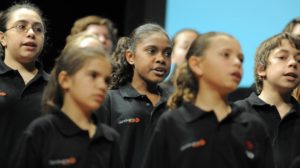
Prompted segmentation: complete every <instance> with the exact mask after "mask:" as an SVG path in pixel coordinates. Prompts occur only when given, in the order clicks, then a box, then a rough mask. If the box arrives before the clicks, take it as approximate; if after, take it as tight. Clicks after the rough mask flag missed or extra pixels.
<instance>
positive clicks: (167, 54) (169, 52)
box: [164, 50, 172, 57]
mask: <svg viewBox="0 0 300 168" xmlns="http://www.w3.org/2000/svg"><path fill="white" fill-rule="evenodd" d="M171 55H172V50H166V51H165V52H164V56H166V57H171Z"/></svg>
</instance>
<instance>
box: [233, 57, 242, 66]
mask: <svg viewBox="0 0 300 168" xmlns="http://www.w3.org/2000/svg"><path fill="white" fill-rule="evenodd" d="M233 61H234V65H236V66H239V67H241V66H242V61H241V59H240V58H239V57H238V56H237V57H234V60H233Z"/></svg>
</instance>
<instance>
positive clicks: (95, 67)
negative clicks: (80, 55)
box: [58, 58, 111, 137]
mask: <svg viewBox="0 0 300 168" xmlns="http://www.w3.org/2000/svg"><path fill="white" fill-rule="evenodd" d="M110 74H111V65H110V63H109V62H108V60H106V59H104V58H94V59H91V60H88V61H87V62H86V63H85V64H84V66H83V67H82V68H81V69H80V70H79V71H78V72H76V73H75V74H74V75H72V76H70V75H68V74H67V72H66V71H62V72H60V74H59V76H58V78H59V84H60V86H61V87H62V88H63V90H64V101H63V102H64V103H63V106H62V108H61V110H62V111H63V112H64V113H65V114H66V115H67V116H68V117H69V118H70V119H71V120H72V121H73V122H74V123H76V124H77V125H78V126H79V127H80V128H81V129H83V130H87V131H88V132H89V136H90V137H93V136H94V135H95V132H96V125H95V124H94V123H93V122H92V121H91V114H92V112H93V111H94V110H96V109H98V108H99V107H100V105H101V104H102V103H103V100H104V98H105V96H106V93H107V89H108V81H109V78H110Z"/></svg>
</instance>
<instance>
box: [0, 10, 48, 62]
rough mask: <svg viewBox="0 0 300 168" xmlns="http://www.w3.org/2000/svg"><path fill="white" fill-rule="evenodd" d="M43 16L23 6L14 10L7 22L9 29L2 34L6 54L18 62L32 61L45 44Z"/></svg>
mask: <svg viewBox="0 0 300 168" xmlns="http://www.w3.org/2000/svg"><path fill="white" fill-rule="evenodd" d="M43 26H44V25H43V23H42V19H41V17H40V16H39V15H38V14H37V13H36V12H35V11H33V10H30V9H26V8H21V9H18V10H16V11H14V12H13V13H12V14H11V15H10V18H9V20H8V22H7V26H6V27H7V30H6V32H4V33H3V34H2V35H1V36H2V38H1V43H2V45H3V46H4V47H5V54H6V56H8V57H12V58H13V59H15V60H17V61H18V62H22V63H30V62H33V61H34V60H35V59H36V57H37V56H38V55H39V54H40V53H41V51H42V49H43V46H44V32H43V31H40V30H44V27H43Z"/></svg>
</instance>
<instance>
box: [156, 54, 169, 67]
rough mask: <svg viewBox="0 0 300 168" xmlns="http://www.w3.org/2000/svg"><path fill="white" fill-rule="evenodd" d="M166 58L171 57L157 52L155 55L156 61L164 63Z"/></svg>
mask: <svg viewBox="0 0 300 168" xmlns="http://www.w3.org/2000/svg"><path fill="white" fill-rule="evenodd" d="M167 60H171V58H170V57H167V56H164V53H158V54H157V56H156V62H157V63H161V64H166V62H167Z"/></svg>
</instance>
